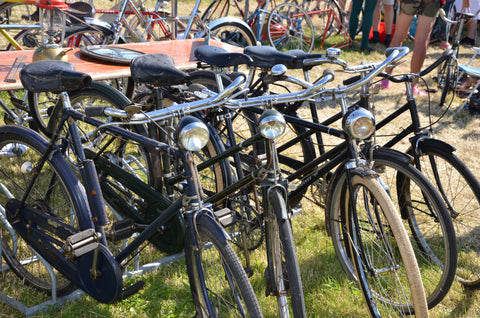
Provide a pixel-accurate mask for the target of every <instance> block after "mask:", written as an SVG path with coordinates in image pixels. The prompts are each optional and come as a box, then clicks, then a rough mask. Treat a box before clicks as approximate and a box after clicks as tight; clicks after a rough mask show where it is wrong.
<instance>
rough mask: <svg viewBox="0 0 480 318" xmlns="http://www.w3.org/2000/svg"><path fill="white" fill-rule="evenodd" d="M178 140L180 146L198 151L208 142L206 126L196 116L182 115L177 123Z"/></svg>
mask: <svg viewBox="0 0 480 318" xmlns="http://www.w3.org/2000/svg"><path fill="white" fill-rule="evenodd" d="M178 131H179V132H178V140H179V142H180V146H181V147H182V148H184V149H187V150H189V151H198V150H200V149H202V148H203V147H205V146H206V145H207V143H208V138H209V133H208V128H207V126H206V125H205V124H204V123H203V122H202V121H201V120H200V119H198V118H195V117H190V116H187V117H184V118H182V120H180V122H179V123H178Z"/></svg>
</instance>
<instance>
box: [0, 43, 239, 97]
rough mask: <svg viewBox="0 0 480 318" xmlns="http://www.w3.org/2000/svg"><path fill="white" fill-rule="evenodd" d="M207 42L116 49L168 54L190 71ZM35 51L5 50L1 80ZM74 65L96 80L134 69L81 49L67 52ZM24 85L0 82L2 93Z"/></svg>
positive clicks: (231, 48) (0, 60) (0, 62)
mask: <svg viewBox="0 0 480 318" xmlns="http://www.w3.org/2000/svg"><path fill="white" fill-rule="evenodd" d="M204 44H205V40H204V39H188V40H174V41H159V42H141V43H127V44H119V45H116V46H121V47H127V48H130V49H132V50H136V51H141V52H144V53H147V54H148V53H164V54H168V55H170V56H171V57H172V58H173V60H174V62H175V66H176V67H178V68H179V69H181V70H188V69H194V68H196V63H197V62H196V60H195V57H194V55H193V52H194V50H195V48H197V47H198V46H200V45H204ZM210 45H215V46H219V47H222V48H224V49H225V50H227V51H230V52H243V49H242V48H239V47H235V46H232V45H229V44H226V43H223V42H220V41H216V40H210ZM33 53H34V50H24V51H3V52H0V77H3V78H5V76H7V73H8V72H9V71H10V69H11V67H12V65H13V64H14V61H15V60H16V58H17V57H19V56H20V55H26V56H27V60H26V62H25V64H28V63H31V61H32V57H33ZM67 56H68V59H69V61H70V63H72V64H73V66H74V67H75V69H76V70H77V71H79V72H85V73H87V74H90V76H91V77H92V78H93V79H94V80H105V79H114V78H122V77H129V76H130V67H129V66H128V65H118V64H113V63H106V62H101V61H99V60H94V59H91V58H86V57H84V56H81V55H80V50H79V49H73V50H69V51H68V52H67ZM21 88H22V83H21V82H20V81H15V82H7V81H6V80H4V81H0V91H4V90H11V89H21Z"/></svg>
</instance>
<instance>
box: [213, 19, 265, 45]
mask: <svg viewBox="0 0 480 318" xmlns="http://www.w3.org/2000/svg"><path fill="white" fill-rule="evenodd" d="M210 37H212V38H214V39H217V40H219V41H221V42H224V43H227V44H230V45H233V46H238V47H247V46H252V45H257V39H256V38H255V36H254V35H253V32H252V30H251V29H250V28H248V27H247V26H245V25H243V24H241V23H238V22H236V21H224V22H221V23H219V24H217V25H215V26H214V27H212V28H211V29H210Z"/></svg>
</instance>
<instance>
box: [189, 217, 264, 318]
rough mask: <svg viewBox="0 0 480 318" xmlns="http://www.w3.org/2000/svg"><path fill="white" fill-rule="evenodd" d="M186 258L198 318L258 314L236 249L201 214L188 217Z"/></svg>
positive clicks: (259, 314) (211, 222)
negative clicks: (199, 317)
mask: <svg viewBox="0 0 480 318" xmlns="http://www.w3.org/2000/svg"><path fill="white" fill-rule="evenodd" d="M189 222H194V224H189V225H188V227H189V228H188V229H187V233H188V234H187V236H186V240H185V259H186V262H187V272H188V277H189V280H190V288H191V291H192V295H193V299H194V302H195V306H196V308H197V314H198V315H199V316H201V317H207V316H215V317H261V316H262V313H261V311H260V305H259V304H258V301H257V298H256V296H255V292H254V291H253V288H252V285H251V284H250V281H249V280H248V277H247V274H246V273H245V270H244V269H243V266H242V264H241V262H240V260H239V259H238V257H237V255H236V254H235V251H234V250H233V249H232V247H231V246H230V245H229V244H228V241H227V240H226V238H225V237H224V236H223V235H222V234H221V233H223V232H222V230H221V229H220V225H218V224H217V223H216V222H215V221H213V219H212V218H210V217H209V216H207V215H206V214H204V213H199V214H196V216H195V218H193V217H191V218H190V221H189Z"/></svg>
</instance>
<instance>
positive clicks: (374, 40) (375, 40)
mask: <svg viewBox="0 0 480 318" xmlns="http://www.w3.org/2000/svg"><path fill="white" fill-rule="evenodd" d="M368 42H369V43H371V44H376V43H380V39H376V38H371V39H370V40H368Z"/></svg>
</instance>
